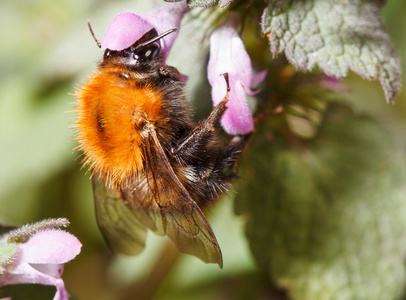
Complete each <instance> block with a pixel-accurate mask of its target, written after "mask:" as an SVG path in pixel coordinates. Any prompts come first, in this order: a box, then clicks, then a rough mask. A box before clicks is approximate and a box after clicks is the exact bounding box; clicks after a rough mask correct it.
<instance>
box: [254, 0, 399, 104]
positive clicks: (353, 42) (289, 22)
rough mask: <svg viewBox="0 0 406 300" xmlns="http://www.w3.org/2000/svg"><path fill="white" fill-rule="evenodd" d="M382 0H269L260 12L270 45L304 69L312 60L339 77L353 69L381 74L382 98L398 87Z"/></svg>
mask: <svg viewBox="0 0 406 300" xmlns="http://www.w3.org/2000/svg"><path fill="white" fill-rule="evenodd" d="M381 2H382V1H370V0H352V1H343V0H333V1H324V0H308V1H302V0H290V1H286V0H272V1H269V4H268V7H267V8H266V9H265V11H264V13H263V16H262V31H263V32H264V33H265V34H269V41H270V47H271V51H272V52H273V53H274V54H278V53H282V52H284V53H285V55H286V57H287V59H288V60H289V61H290V62H291V63H292V64H293V65H295V66H296V67H298V68H300V69H302V70H311V69H312V68H313V67H314V66H315V65H316V64H317V65H318V66H319V67H320V69H321V70H322V71H323V72H324V73H326V74H327V75H330V76H335V77H338V78H341V77H344V76H346V75H347V73H348V71H349V70H351V71H353V72H355V73H357V74H358V75H360V76H362V77H363V78H365V79H368V80H373V79H379V81H380V82H381V85H382V87H383V90H384V92H385V96H386V99H387V100H388V101H389V100H391V99H392V98H393V97H394V96H395V95H396V94H397V92H398V91H399V89H400V85H401V83H400V73H401V69H400V61H399V58H398V56H397V55H396V53H395V50H394V49H393V47H392V45H391V42H390V40H389V37H388V35H387V34H386V32H385V30H384V28H383V24H382V18H381V14H380V6H381V5H382V3H381Z"/></svg>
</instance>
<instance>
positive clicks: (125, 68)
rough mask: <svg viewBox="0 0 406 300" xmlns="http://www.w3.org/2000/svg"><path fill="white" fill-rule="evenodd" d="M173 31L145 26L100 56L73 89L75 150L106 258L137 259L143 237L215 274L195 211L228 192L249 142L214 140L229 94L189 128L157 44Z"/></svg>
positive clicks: (216, 256)
mask: <svg viewBox="0 0 406 300" xmlns="http://www.w3.org/2000/svg"><path fill="white" fill-rule="evenodd" d="M175 30H176V29H171V30H168V31H167V32H164V33H162V34H158V32H157V30H156V29H155V28H153V29H151V30H150V31H148V32H147V33H145V34H144V35H143V36H142V37H141V38H140V39H139V40H137V41H136V42H135V43H134V44H133V45H131V46H130V47H128V48H126V49H124V50H120V51H113V50H109V49H106V50H105V52H104V56H103V60H102V62H101V63H100V64H99V66H98V69H97V71H96V72H95V73H94V74H92V75H91V76H90V77H89V78H88V80H87V82H86V83H85V84H84V85H83V86H82V87H81V88H80V89H79V90H78V91H77V92H76V97H77V122H76V127H77V141H78V142H79V146H78V149H79V150H80V151H82V152H83V163H84V165H87V166H88V167H89V169H90V170H91V172H92V183H93V191H94V200H95V206H96V218H97V223H98V225H99V228H100V230H101V232H102V234H103V236H104V238H105V240H106V242H107V244H108V245H109V247H110V248H111V249H112V250H113V251H114V252H116V253H122V254H126V255H137V254H138V253H139V252H141V251H142V249H143V248H144V245H145V238H146V234H147V231H148V230H150V231H152V232H154V233H156V234H158V235H167V236H168V237H169V238H170V239H171V240H172V242H174V244H175V245H176V247H177V249H178V250H179V251H180V252H183V253H186V254H190V255H194V256H197V257H198V258H200V259H201V260H203V261H204V262H206V263H217V264H218V265H219V266H220V267H222V265H223V262H222V254H221V250H220V247H219V245H218V242H217V240H216V237H215V235H214V233H213V230H212V228H211V227H210V224H209V223H208V221H207V219H206V217H205V215H204V213H203V210H205V209H207V208H208V207H209V206H210V203H212V202H214V201H215V200H216V199H217V198H218V197H219V196H220V195H221V194H223V193H224V192H226V191H227V190H228V189H229V188H230V185H231V182H232V180H233V179H234V178H235V175H236V163H237V160H238V158H239V156H240V153H241V151H242V150H243V148H244V146H245V145H246V142H247V141H248V138H249V135H244V136H234V137H232V138H231V139H230V140H229V141H228V142H227V143H225V144H222V143H220V142H218V141H217V139H216V130H217V129H218V128H219V123H220V119H221V117H222V115H223V113H224V111H225V110H226V109H227V101H228V94H229V88H228V90H227V91H226V90H225V91H224V93H225V97H224V99H223V100H222V101H221V102H220V103H219V104H218V105H217V106H215V107H214V108H213V110H212V111H211V113H210V115H209V116H208V117H207V118H206V119H204V120H202V121H201V122H200V123H199V124H198V125H195V124H194V123H193V120H192V110H191V108H190V106H189V105H188V101H187V99H186V97H185V94H184V86H185V83H184V81H182V80H181V75H180V73H179V72H178V70H177V69H176V68H174V67H172V66H168V65H166V64H165V60H164V55H163V54H162V53H161V39H162V38H163V37H164V36H166V35H168V34H171V33H172V32H173V31H175ZM92 34H93V33H92ZM93 36H94V35H93ZM96 41H97V40H96ZM224 77H225V80H226V81H227V82H228V75H227V74H224ZM227 86H228V84H227Z"/></svg>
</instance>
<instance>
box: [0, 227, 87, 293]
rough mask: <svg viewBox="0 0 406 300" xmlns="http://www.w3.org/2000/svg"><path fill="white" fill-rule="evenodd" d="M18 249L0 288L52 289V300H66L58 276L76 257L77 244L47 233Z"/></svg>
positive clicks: (52, 231) (60, 234)
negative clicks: (31, 286) (28, 285)
mask: <svg viewBox="0 0 406 300" xmlns="http://www.w3.org/2000/svg"><path fill="white" fill-rule="evenodd" d="M26 228H27V229H28V230H29V227H26ZM17 245H18V250H17V253H16V255H15V257H14V261H13V262H12V263H11V264H10V265H9V266H7V268H6V272H4V274H1V275H0V287H2V286H5V285H11V284H21V283H33V284H44V285H54V286H55V287H56V294H55V296H54V300H65V299H69V294H68V292H67V290H66V288H65V284H64V282H63V279H62V278H61V275H62V272H63V266H64V264H65V263H67V262H68V261H70V260H72V259H73V258H75V257H76V255H78V254H79V252H80V249H81V247H82V244H81V243H80V242H79V240H78V239H77V238H76V237H75V236H73V235H72V234H70V233H67V232H65V231H62V230H58V229H47V230H44V231H39V232H36V233H35V234H34V235H33V236H32V237H30V238H29V239H28V241H26V242H24V243H18V244H17Z"/></svg>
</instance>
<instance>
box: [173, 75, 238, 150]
mask: <svg viewBox="0 0 406 300" xmlns="http://www.w3.org/2000/svg"><path fill="white" fill-rule="evenodd" d="M223 75H224V78H225V79H226V82H227V93H226V95H225V97H224V98H223V100H221V101H220V103H219V104H217V105H216V106H215V107H214V108H213V110H212V111H211V113H210V115H209V116H208V117H207V119H205V120H204V121H203V122H201V123H200V124H199V125H198V126H196V127H195V129H193V130H192V132H190V133H189V134H188V135H187V136H186V137H185V138H183V139H182V140H181V141H180V143H179V144H178V145H177V146H176V147H175V148H173V149H172V150H171V152H172V154H174V155H176V154H181V153H182V154H184V153H185V152H187V151H193V149H196V148H198V147H199V146H200V145H203V144H205V143H206V142H207V140H208V139H209V138H210V137H211V136H212V135H213V133H214V131H215V130H216V129H217V128H218V127H219V125H220V120H221V117H222V116H223V114H224V112H225V111H226V109H227V106H226V104H227V102H228V97H229V92H230V87H229V84H228V74H223ZM191 145H192V147H189V146H191Z"/></svg>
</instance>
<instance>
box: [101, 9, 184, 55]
mask: <svg viewBox="0 0 406 300" xmlns="http://www.w3.org/2000/svg"><path fill="white" fill-rule="evenodd" d="M188 9H189V7H188V5H187V4H186V1H182V2H179V3H175V4H167V5H165V6H164V7H162V8H160V9H158V10H154V11H151V12H147V13H144V14H142V15H137V14H135V13H132V12H125V13H121V14H119V15H118V16H116V18H115V19H114V20H113V21H112V22H111V23H110V25H109V27H108V28H107V31H106V33H105V34H104V36H103V40H102V49H110V50H115V51H120V50H124V49H126V48H128V47H130V46H131V45H132V44H134V43H135V42H136V41H138V40H139V39H140V38H141V37H142V36H143V35H144V34H145V33H147V32H148V31H150V30H151V29H152V28H155V29H156V30H157V32H158V34H161V33H164V32H165V31H167V30H169V29H172V28H179V26H180V22H181V20H182V18H183V15H184V14H185V12H186V11H187V10H188ZM177 35H178V32H177V31H176V32H173V33H171V34H168V35H167V36H165V37H164V38H162V39H161V43H162V53H163V54H164V58H166V56H167V55H168V53H169V51H170V49H171V48H172V45H173V43H174V42H175V39H176V37H177Z"/></svg>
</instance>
